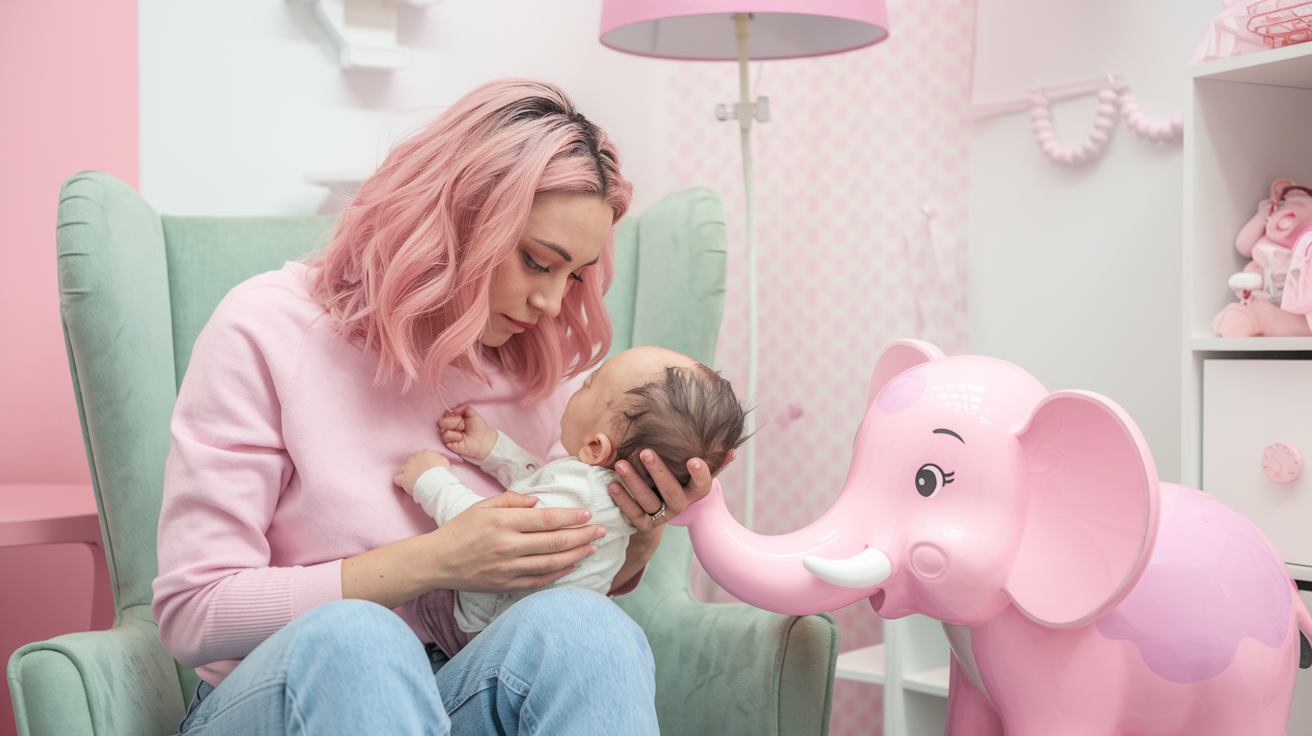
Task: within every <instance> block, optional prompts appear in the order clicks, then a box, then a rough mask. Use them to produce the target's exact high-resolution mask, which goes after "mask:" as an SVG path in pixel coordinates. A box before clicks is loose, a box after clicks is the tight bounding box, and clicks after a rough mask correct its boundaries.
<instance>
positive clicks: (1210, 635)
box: [674, 340, 1312, 736]
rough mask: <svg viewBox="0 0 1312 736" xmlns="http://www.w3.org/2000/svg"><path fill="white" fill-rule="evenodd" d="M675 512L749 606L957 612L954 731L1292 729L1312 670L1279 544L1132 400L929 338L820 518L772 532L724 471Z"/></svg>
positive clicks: (899, 364)
mask: <svg viewBox="0 0 1312 736" xmlns="http://www.w3.org/2000/svg"><path fill="white" fill-rule="evenodd" d="M837 442H842V440H837V438H836V443H835V447H834V448H833V454H834V455H839V454H841V450H840V449H839V447H838V446H837ZM815 459H816V461H817V462H826V461H827V456H826V455H823V454H822V455H817V457H816V458H815ZM674 523H676V524H681V525H685V526H687V527H688V531H689V534H690V536H691V538H692V544H693V548H694V549H695V550H696V553H697V557H698V559H700V560H701V563H702V565H703V566H704V567H705V569H706V571H707V573H708V574H710V576H711V577H712V578H713V579H714V580H715V581H716V582H718V583H719V584H720V585H721V586H723V587H724V589H725V590H727V591H728V592H729V593H731V594H733V595H734V596H736V597H737V598H738V599H739V600H742V601H744V602H747V603H750V604H752V605H755V606H759V607H761V608H764V609H766V610H771V611H777V612H779V613H787V614H794V615H796V614H806V613H818V612H821V611H837V610H838V609H840V608H843V607H844V606H847V605H850V604H852V603H854V602H856V601H859V600H862V599H868V600H869V602H870V605H871V606H873V607H874V609H875V611H876V612H877V613H878V614H879V615H880V616H883V617H885V618H901V617H903V616H907V615H909V614H912V613H921V614H924V615H927V616H930V617H932V618H935V619H938V620H939V621H941V622H943V625H944V629H945V631H946V633H947V638H948V640H949V642H950V644H951V648H952V659H951V675H950V683H949V690H948V716H947V729H946V733H947V734H948V736H1109V735H1110V734H1154V736H1237V735H1239V734H1242V735H1243V736H1284V734H1285V732H1286V728H1287V722H1288V719H1289V709H1290V704H1291V702H1292V700H1293V695H1294V682H1295V679H1296V676H1297V674H1298V669H1299V666H1300V665H1302V666H1304V667H1307V666H1309V665H1312V646H1309V644H1308V641H1307V639H1306V636H1305V635H1306V634H1308V633H1310V632H1312V618H1309V615H1308V611H1307V608H1306V607H1305V606H1304V605H1303V602H1302V599H1301V598H1300V597H1299V595H1298V591H1297V589H1296V584H1295V582H1294V581H1293V580H1292V579H1291V577H1290V574H1289V571H1288V569H1287V568H1286V567H1285V564H1284V563H1283V561H1282V560H1281V557H1280V554H1279V553H1278V552H1277V551H1276V549H1275V547H1273V546H1272V545H1271V543H1270V542H1268V541H1267V539H1266V538H1265V537H1264V536H1263V535H1262V533H1261V532H1260V531H1258V529H1257V528H1256V527H1254V526H1253V524H1252V523H1250V522H1249V521H1248V520H1247V519H1245V518H1244V517H1243V516H1241V515H1240V514H1239V513H1238V512H1236V511H1234V510H1233V509H1231V508H1230V507H1229V506H1226V505H1225V504H1224V503H1222V502H1221V501H1219V500H1217V499H1216V498H1213V497H1212V496H1209V495H1207V494H1205V493H1203V492H1201V491H1197V490H1194V489H1192V488H1186V487H1184V486H1178V485H1174V484H1171V483H1162V482H1160V481H1159V480H1158V478H1157V470H1156V468H1155V467H1154V465H1153V458H1152V454H1151V453H1150V452H1149V450H1148V445H1147V443H1146V442H1145V441H1144V438H1143V435H1141V434H1140V433H1139V429H1138V427H1136V426H1135V424H1134V421H1133V420H1132V419H1130V417H1129V416H1128V415H1127V414H1126V413H1125V411H1123V410H1122V409H1121V408H1120V407H1119V406H1117V405H1116V404H1115V403H1113V402H1112V401H1111V400H1109V399H1107V398H1106V397H1104V396H1099V395H1098V394H1095V393H1090V392H1087V391H1056V392H1052V393H1050V392H1048V390H1047V389H1045V388H1044V387H1043V385H1042V384H1040V383H1039V382H1038V380H1036V379H1035V378H1034V377H1033V376H1031V375H1030V374H1028V373H1026V372H1025V371H1024V370H1022V369H1020V368H1019V367H1017V366H1015V365H1012V364H1011V363H1007V362H1005V361H1001V360H997V359H994V358H987V357H981V356H975V355H959V356H953V357H945V356H944V355H943V353H942V352H941V351H940V350H938V349H937V348H935V347H934V346H933V345H930V344H928V343H924V342H920V341H918V340H898V341H896V342H894V343H893V344H891V345H890V346H888V348H887V349H885V350H884V353H883V355H881V356H880V358H879V362H878V364H877V365H876V366H875V370H874V376H873V378H872V379H871V381H870V389H869V392H868V394H867V406H866V413H865V419H864V420H863V421H862V423H861V427H860V429H859V430H858V432H857V436H856V442H855V447H854V449H853V454H852V463H851V467H850V469H849V471H848V475H847V481H846V482H845V483H844V484H843V488H842V490H841V491H840V492H839V494H838V498H837V499H836V500H835V501H834V503H833V505H832V506H831V507H830V508H829V510H828V511H826V512H825V513H824V514H823V515H822V516H821V517H820V518H819V519H817V520H816V521H815V522H813V523H812V524H811V525H809V526H807V527H805V528H803V529H799V530H797V531H794V532H790V533H787V534H780V535H777V536H769V535H762V534H756V533H754V532H751V531H748V530H747V529H744V528H743V527H742V526H740V525H739V524H738V523H737V522H736V521H735V520H734V518H733V517H732V516H731V515H730V514H729V511H728V509H727V507H726V506H725V501H724V497H723V495H722V493H721V491H720V488H719V485H718V484H715V485H713V486H712V490H711V492H710V494H709V495H708V496H707V497H706V498H704V499H702V500H700V501H698V502H697V503H695V504H693V505H692V506H690V507H688V509H687V510H685V511H684V512H683V513H681V514H679V518H678V519H676V520H675V522H674Z"/></svg>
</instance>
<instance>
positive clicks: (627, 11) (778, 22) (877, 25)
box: [601, 0, 888, 529]
mask: <svg viewBox="0 0 1312 736" xmlns="http://www.w3.org/2000/svg"><path fill="white" fill-rule="evenodd" d="M885 38H888V9H887V8H886V7H885V5H884V0H602V4H601V42H602V43H603V44H605V45H606V46H609V47H610V48H613V49H615V50H616V51H623V52H625V53H629V54H637V55H639V56H656V57H661V58H666V59H685V60H695V61H729V60H733V59H737V60H738V92H739V101H738V104H737V105H735V106H734V108H733V109H732V110H729V109H728V108H727V107H726V106H724V105H721V106H719V107H718V108H717V109H716V117H718V118H719V119H720V120H731V119H737V120H738V128H739V130H740V131H741V132H742V145H743V180H744V193H745V195H746V197H747V352H748V360H747V400H748V403H749V404H755V403H756V379H757V353H758V344H759V339H758V331H757V322H758V319H757V314H758V310H757V300H756V187H755V184H754V183H753V181H752V178H753V177H752V143H751V132H752V119H753V118H755V119H757V120H759V121H761V122H765V121H767V120H769V119H770V113H769V109H770V108H769V106H768V103H769V100H767V99H766V98H764V97H762V98H759V99H758V100H751V101H749V100H748V97H749V92H748V79H747V61H748V59H758V60H760V59H793V58H799V57H803V56H823V55H825V54H837V53H841V52H843V51H851V50H853V49H859V48H863V47H865V46H870V45H871V44H876V43H879V42H880V41H883V40H884V39H885ZM749 40H750V42H751V48H750V50H749V48H748V42H749ZM755 431H756V412H748V414H747V432H748V434H749V435H750V434H751V433H754V432H755ZM754 445H755V442H754V440H752V439H748V440H747V443H746V444H744V445H743V448H742V449H743V454H742V457H743V465H744V484H743V485H744V488H743V526H745V527H747V528H748V529H751V528H752V509H753V505H754V502H755V497H756V491H755V488H756V451H755V447H754Z"/></svg>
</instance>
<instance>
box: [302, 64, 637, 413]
mask: <svg viewBox="0 0 1312 736" xmlns="http://www.w3.org/2000/svg"><path fill="white" fill-rule="evenodd" d="M544 192H578V193H587V194H595V195H597V196H598V197H601V198H602V199H603V200H604V201H605V202H606V203H607V204H608V205H610V207H611V209H612V210H613V211H614V213H615V216H614V219H613V220H612V223H614V222H618V221H619V219H620V218H621V217H623V216H624V213H625V212H626V211H627V210H628V208H629V202H630V200H631V198H632V192H633V186H632V184H630V183H629V182H628V181H626V180H625V179H624V177H623V176H622V175H621V174H620V158H619V152H618V151H617V150H616V148H615V146H614V145H613V144H612V143H611V142H610V141H609V140H608V139H607V138H606V134H605V132H603V131H602V130H601V129H600V128H599V127H597V126H596V125H594V124H592V123H591V122H589V121H588V119H587V118H585V117H583V116H582V115H581V114H579V112H578V111H577V110H576V109H575V107H574V103H573V102H572V101H571V100H570V99H569V97H567V96H566V95H565V93H564V92H563V91H561V90H560V89H559V88H558V87H556V86H555V85H552V84H550V83H548V82H542V81H536V80H529V79H502V80H498V81H495V82H490V83H488V84H485V85H483V86H481V87H479V88H478V89H476V90H474V91H473V92H470V93H469V94H467V95H465V96H464V97H462V98H461V99H460V100H459V101H457V102H456V103H455V104H454V105H452V106H451V107H450V108H449V109H448V110H446V111H445V112H444V113H442V114H441V115H440V116H438V117H437V119H435V120H434V121H433V122H432V123H430V124H428V125H427V127H425V128H424V129H422V130H421V131H419V132H418V133H417V134H415V135H414V136H412V137H410V138H408V139H407V140H405V141H403V142H401V143H400V144H398V145H397V146H396V147H395V148H393V149H392V151H391V152H390V153H389V154H388V156H387V158H386V160H384V161H383V164H382V166H380V167H379V168H378V171H377V172H375V173H374V174H373V176H371V177H369V179H368V180H367V181H365V183H364V185H363V186H362V187H361V189H360V192H359V194H358V195H357V196H356V197H355V199H354V200H353V201H352V202H351V204H350V206H349V207H347V208H346V211H345V212H343V213H342V215H341V217H340V218H339V219H338V221H337V225H336V227H335V228H334V230H333V235H332V239H331V241H330V242H329V244H328V247H327V248H326V249H325V250H324V251H323V252H322V253H321V254H319V255H318V256H316V257H315V258H314V261H313V263H314V266H315V268H314V271H313V273H314V275H313V277H312V283H311V289H312V293H313V294H314V297H315V299H316V300H318V301H319V303H320V304H322V305H323V306H324V308H325V309H327V310H328V312H329V313H330V314H331V315H332V316H333V317H334V318H335V319H336V320H337V322H338V324H339V325H340V327H341V328H342V330H343V331H344V332H345V333H346V334H348V335H349V336H351V337H352V338H359V339H360V340H361V341H362V342H363V344H364V347H365V349H366V350H375V351H377V353H378V355H379V362H378V374H377V376H376V380H378V381H380V382H382V381H384V380H387V379H389V378H391V377H393V376H395V375H397V374H401V375H403V376H404V377H405V389H407V390H408V389H409V388H410V386H411V385H413V384H414V383H416V382H420V381H422V380H429V381H431V382H432V383H431V385H432V386H436V385H437V382H438V380H439V379H440V378H441V375H442V372H443V371H444V370H445V369H446V367H447V366H449V365H450V364H452V363H453V362H456V361H458V360H462V359H463V363H467V366H468V368H469V369H470V370H472V371H473V373H474V374H475V375H477V376H478V377H479V378H481V379H482V380H484V381H488V382H489V383H490V381H489V379H488V377H487V374H486V373H484V371H483V369H482V367H481V365H480V362H479V361H480V357H481V356H482V357H486V356H488V355H491V357H492V358H493V359H494V360H496V361H499V362H500V363H501V365H502V366H504V367H506V368H507V369H509V370H511V371H512V372H514V373H515V374H516V375H518V376H519V377H520V379H521V380H522V381H523V382H524V385H525V389H526V393H525V397H524V401H525V403H532V402H535V401H540V400H542V399H543V398H546V397H547V396H548V395H550V394H551V393H552V392H553V391H555V390H556V388H557V387H558V386H559V385H560V382H561V381H562V380H564V379H566V378H569V377H572V376H575V375H578V374H579V373H581V372H583V371H584V370H586V369H588V368H590V367H591V366H593V365H596V364H597V362H598V361H599V360H600V359H601V358H602V356H604V355H605V354H606V352H607V351H608V350H609V349H610V339H611V324H610V317H609V316H608V315H607V313H606V307H605V305H604V304H603V302H602V295H603V294H605V293H606V289H607V288H609V286H610V282H611V279H612V278H613V277H614V274H615V250H614V242H613V230H612V237H611V238H608V239H607V242H606V245H605V247H603V249H602V251H601V259H600V261H599V262H598V264H597V265H596V266H595V267H592V268H588V269H584V270H583V271H582V272H581V274H580V275H581V277H582V279H583V282H582V283H574V284H572V285H571V287H570V288H569V290H568V291H567V292H566V293H565V296H564V299H563V300H562V303H561V308H560V314H559V315H557V316H556V317H549V316H547V315H543V316H542V317H541V318H540V319H539V320H538V322H537V326H536V327H534V329H532V330H528V331H526V332H522V333H519V334H516V335H514V336H512V337H511V338H510V340H509V341H507V342H506V343H505V344H504V345H502V346H501V347H499V348H491V349H489V348H484V347H483V346H482V344H481V343H480V341H479V338H480V336H481V335H482V332H483V328H484V326H485V324H486V322H487V318H488V311H489V296H488V294H489V290H490V288H491V285H492V274H493V270H494V269H495V268H496V266H497V265H498V264H499V263H501V262H502V261H503V260H505V259H506V258H507V257H509V256H510V255H511V254H512V253H513V252H514V249H515V247H516V246H517V244H518V242H519V239H520V236H521V234H522V232H523V230H524V227H525V224H526V222H527V220H528V214H529V208H530V207H532V205H533V198H534V196H535V195H537V194H540V193H544ZM434 334H435V339H434V338H433V335H434ZM485 351H486V352H485Z"/></svg>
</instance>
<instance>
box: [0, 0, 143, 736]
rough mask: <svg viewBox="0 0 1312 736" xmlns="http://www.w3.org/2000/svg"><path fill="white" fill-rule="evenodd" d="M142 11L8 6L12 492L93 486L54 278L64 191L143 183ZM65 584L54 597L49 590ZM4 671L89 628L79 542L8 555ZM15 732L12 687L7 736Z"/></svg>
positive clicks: (6, 342) (4, 119)
mask: <svg viewBox="0 0 1312 736" xmlns="http://www.w3.org/2000/svg"><path fill="white" fill-rule="evenodd" d="M137 99H138V97H137V3H136V0H70V2H62V3H40V2H36V3H32V2H0V109H2V110H3V111H4V113H3V114H2V115H0V170H2V171H3V173H4V176H3V177H0V222H3V223H4V239H3V240H0V274H3V278H4V285H3V287H0V314H4V315H5V319H3V320H0V356H2V357H0V483H83V482H85V483H90V480H89V475H88V472H87V466H86V453H85V451H84V450H83V447H82V432H81V429H80V427H79V424H78V418H77V407H76V405H75V404H74V401H73V390H72V387H71V384H70V380H69V375H68V363H67V360H66V358H65V355H64V338H63V332H62V330H61V328H60V324H59V292H58V285H57V281H56V271H55V212H56V207H57V204H58V198H59V185H60V184H61V183H62V182H63V180H64V179H66V178H68V177H69V176H71V175H72V174H75V173H77V172H78V171H81V170H83V169H99V170H100V171H106V172H109V173H111V174H113V175H114V176H117V177H119V178H120V179H122V180H124V181H126V182H128V183H129V184H131V185H133V186H136V185H137V171H138V164H137V161H138V158H139V156H138V144H137ZM52 580H54V581H59V582H58V585H57V586H52V585H51V582H50V581H52ZM0 590H2V591H4V595H2V596H0V664H5V663H7V662H8V660H9V655H10V653H12V652H13V650H14V649H16V648H17V647H18V646H20V645H21V644H23V643H26V642H28V641H33V640H39V639H46V638H49V637H51V636H56V635H58V634H63V633H67V632H70V631H79V630H84V629H86V628H87V626H88V623H89V621H90V611H89V604H90V590H91V564H90V556H89V555H88V554H87V552H86V548H85V547H82V546H80V545H56V546H47V547H19V548H11V549H0ZM13 733H15V726H14V722H13V716H12V715H11V712H10V703H9V691H8V685H7V684H0V736H10V734H13Z"/></svg>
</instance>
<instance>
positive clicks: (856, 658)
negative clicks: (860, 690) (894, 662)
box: [834, 644, 884, 685]
mask: <svg viewBox="0 0 1312 736" xmlns="http://www.w3.org/2000/svg"><path fill="white" fill-rule="evenodd" d="M834 676H835V677H837V678H838V679H840V680H852V681H853V682H866V683H870V684H871V685H883V684H884V645H883V644H876V645H874V646H873V647H863V648H861V649H853V650H852V651H850V652H843V653H842V654H840V655H838V669H837V670H835V672H834Z"/></svg>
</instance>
